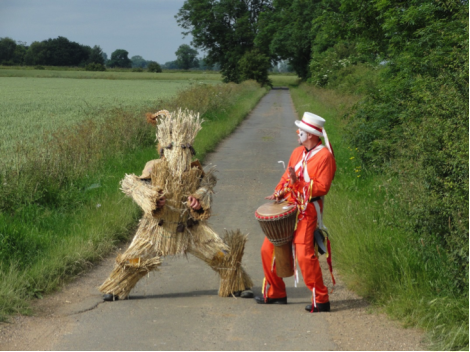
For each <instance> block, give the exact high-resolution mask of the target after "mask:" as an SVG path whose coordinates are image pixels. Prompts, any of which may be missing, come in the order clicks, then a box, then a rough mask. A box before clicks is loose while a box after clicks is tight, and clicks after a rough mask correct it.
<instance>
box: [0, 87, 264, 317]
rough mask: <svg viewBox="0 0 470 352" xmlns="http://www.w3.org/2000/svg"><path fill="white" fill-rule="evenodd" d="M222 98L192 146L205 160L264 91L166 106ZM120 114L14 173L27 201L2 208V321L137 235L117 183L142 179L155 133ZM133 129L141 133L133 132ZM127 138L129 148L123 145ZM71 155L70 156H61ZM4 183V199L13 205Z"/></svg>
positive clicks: (180, 97) (70, 136)
mask: <svg viewBox="0 0 470 352" xmlns="http://www.w3.org/2000/svg"><path fill="white" fill-rule="evenodd" d="M217 92H218V96H219V100H218V101H216V100H214V99H208V100H206V101H205V102H206V105H207V106H200V107H201V109H203V110H205V114H204V115H203V118H204V119H205V120H206V122H204V123H203V129H202V131H201V132H200V133H199V135H198V137H197V138H196V141H195V144H194V147H195V149H196V151H197V155H196V157H197V158H199V159H200V160H203V158H204V156H205V155H206V153H208V152H210V151H212V150H213V149H214V148H215V146H216V145H217V143H218V142H219V141H220V140H221V139H223V138H224V137H226V136H227V135H228V134H229V133H231V131H232V130H233V129H234V128H235V127H236V126H237V125H238V124H239V123H240V122H241V121H242V120H243V119H244V117H245V116H246V115H247V114H248V113H249V112H250V111H251V110H252V108H253V107H254V106H255V104H256V103H257V102H258V101H259V99H260V98H261V97H262V96H263V95H264V94H265V93H266V89H263V88H260V87H259V86H258V85H257V84H255V83H253V82H245V83H243V84H241V85H232V84H229V85H220V86H213V85H205V86H201V87H198V86H196V87H195V86H193V87H191V88H190V89H189V90H186V91H182V92H180V93H178V94H177V96H176V97H175V98H173V99H171V100H169V101H166V102H165V107H174V106H180V107H183V108H184V107H186V106H188V105H187V103H188V102H189V103H191V102H197V104H200V102H201V101H203V99H202V98H203V97H206V96H210V95H211V94H213V93H217ZM159 107H160V106H159ZM116 114H117V115H116V116H115V118H114V120H113V122H114V124H112V125H109V124H106V123H105V124H104V127H100V125H95V124H90V123H88V122H87V121H84V123H83V124H82V125H81V124H79V126H81V127H80V128H78V129H77V132H76V131H75V130H71V131H70V133H68V132H67V131H66V130H65V131H64V133H63V134H61V136H62V137H63V138H61V139H60V140H58V141H57V142H55V143H58V144H57V145H58V147H57V146H56V145H53V147H52V148H51V154H50V158H47V159H41V160H37V161H35V162H37V166H36V165H35V166H34V167H33V168H26V167H25V168H23V169H20V170H19V173H18V174H16V173H15V172H13V174H12V175H13V177H12V178H10V179H8V183H13V187H16V188H13V191H16V192H17V195H18V196H21V197H23V199H24V201H23V202H20V203H15V202H13V205H11V204H10V205H8V204H9V203H8V202H6V201H5V202H3V203H2V204H3V206H4V209H3V210H2V211H1V212H0V321H1V320H6V319H8V315H11V314H15V313H23V314H27V313H30V309H29V300H30V299H31V298H33V297H40V296H41V295H43V294H45V293H48V292H51V291H52V290H54V289H56V288H57V287H58V286H60V285H61V284H62V283H64V282H66V281H68V280H70V278H73V277H74V276H75V275H77V274H78V273H80V272H82V271H84V270H86V269H87V268H89V267H90V266H91V265H92V263H93V262H96V261H98V260H99V259H100V258H101V257H102V256H104V255H106V254H107V253H109V252H110V250H112V249H113V248H114V247H115V245H116V244H117V243H118V242H121V241H123V240H126V239H128V238H129V237H130V236H131V235H132V229H133V228H134V227H135V225H136V221H137V219H138V218H139V217H140V212H139V209H138V207H137V206H136V205H135V204H133V203H132V201H131V200H130V199H127V198H125V197H124V195H123V194H122V193H121V192H120V191H119V181H120V180H121V179H122V178H123V176H124V175H125V174H126V173H136V174H140V172H141V171H142V169H143V167H144V165H145V163H146V162H147V161H148V160H151V159H154V158H156V157H158V156H157V153H156V150H155V145H154V127H152V126H150V125H147V124H144V122H142V121H143V120H144V119H145V117H144V115H143V113H142V112H139V113H136V114H134V115H132V114H130V113H129V112H120V111H119V110H117V111H116ZM139 121H140V122H139ZM139 124H142V125H139ZM134 125H138V126H137V127H135V128H131V127H132V126H134ZM98 132H100V133H98ZM129 134H130V135H135V136H128V135H129ZM94 136H99V137H100V139H98V140H95V137H94ZM124 138H128V140H127V142H125V143H119V141H120V140H121V139H124ZM115 141H116V142H115ZM113 143H115V144H113ZM110 144H111V147H110ZM70 148H72V149H71V150H72V153H70V154H69V153H68V152H62V153H56V151H67V150H69V149H70ZM32 155H33V156H34V154H32ZM85 156H87V157H85ZM87 158H89V159H90V160H89V161H88V160H87V161H86V162H83V160H84V159H87ZM49 159H52V161H53V162H52V163H51V162H50V160H49ZM64 159H70V162H69V161H67V160H64ZM32 161H34V160H32ZM56 164H57V165H56ZM56 169H57V170H58V171H60V172H59V173H57V176H55V175H56ZM38 170H39V171H38ZM63 174H64V175H65V177H64V178H63V179H60V180H59V178H60V177H62V176H61V175H63ZM51 175H53V176H52V177H51ZM4 180H5V179H3V180H2V184H0V199H6V200H8V199H9V198H10V194H9V193H5V192H6V191H8V187H7V186H5V184H4V183H3V182H4ZM31 180H34V181H31ZM59 181H60V182H59ZM14 182H18V184H14ZM5 183H7V182H5ZM23 183H24V184H27V185H29V184H31V183H33V184H36V185H39V186H36V187H38V188H39V192H36V191H37V190H34V192H36V193H35V194H36V196H35V197H29V196H27V195H26V196H25V195H24V194H21V192H23V193H24V192H26V191H28V190H30V189H28V188H27V187H25V188H21V187H20V185H21V184H23ZM28 192H29V191H28Z"/></svg>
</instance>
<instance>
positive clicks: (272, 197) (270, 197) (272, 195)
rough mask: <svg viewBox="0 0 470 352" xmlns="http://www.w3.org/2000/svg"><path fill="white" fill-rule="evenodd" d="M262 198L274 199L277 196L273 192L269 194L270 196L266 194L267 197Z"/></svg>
mask: <svg viewBox="0 0 470 352" xmlns="http://www.w3.org/2000/svg"><path fill="white" fill-rule="evenodd" d="M264 199H269V200H276V199H277V197H276V196H275V195H274V193H273V194H271V195H270V196H267V197H264Z"/></svg>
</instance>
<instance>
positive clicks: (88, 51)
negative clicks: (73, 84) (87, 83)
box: [0, 36, 218, 72]
mask: <svg viewBox="0 0 470 352" xmlns="http://www.w3.org/2000/svg"><path fill="white" fill-rule="evenodd" d="M175 55H176V60H174V61H169V62H166V63H165V64H163V65H160V64H159V63H158V62H156V61H152V60H145V59H144V58H143V57H142V56H140V55H135V56H133V57H131V58H129V52H128V51H127V50H124V49H116V50H115V51H114V52H113V53H112V54H111V57H110V58H109V59H108V56H107V54H106V53H105V52H103V50H102V49H101V47H100V46H98V45H95V46H93V47H90V46H88V45H82V44H79V43H76V42H73V41H70V40H69V39H67V38H65V37H60V36H59V37H57V38H54V39H47V40H43V41H41V42H38V41H36V42H33V43H31V45H29V46H28V45H26V43H25V42H16V41H15V40H13V39H11V38H9V37H4V38H0V64H1V65H10V66H11V65H29V66H37V65H44V66H78V67H86V68H87V69H88V68H91V69H93V70H102V69H105V67H111V68H114V67H117V68H135V69H148V70H150V71H155V72H161V70H162V68H165V69H183V70H189V69H201V70H213V69H215V70H217V69H218V65H217V64H209V63H207V61H206V60H205V59H204V58H198V57H197V55H198V51H197V50H196V49H194V48H191V47H190V46H189V45H187V44H182V45H180V46H179V48H178V50H177V51H176V52H175Z"/></svg>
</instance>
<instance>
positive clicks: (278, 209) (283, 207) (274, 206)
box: [256, 202, 295, 217]
mask: <svg viewBox="0 0 470 352" xmlns="http://www.w3.org/2000/svg"><path fill="white" fill-rule="evenodd" d="M293 208H295V205H294V204H289V203H288V202H282V203H275V202H268V203H265V204H263V205H262V206H260V207H259V208H258V210H256V212H257V213H258V214H259V215H261V216H263V217H266V216H276V215H280V214H284V213H287V212H290V211H291V210H293Z"/></svg>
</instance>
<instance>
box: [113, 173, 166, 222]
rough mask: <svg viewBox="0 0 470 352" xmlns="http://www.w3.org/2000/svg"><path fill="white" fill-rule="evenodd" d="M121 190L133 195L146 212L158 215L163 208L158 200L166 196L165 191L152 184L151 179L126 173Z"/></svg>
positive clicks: (130, 195)
mask: <svg viewBox="0 0 470 352" xmlns="http://www.w3.org/2000/svg"><path fill="white" fill-rule="evenodd" d="M121 190H122V191H123V192H124V194H126V195H127V196H129V197H131V198H132V199H133V200H134V202H136V203H137V205H138V206H140V207H141V208H142V210H143V211H144V213H145V214H148V215H151V216H154V217H155V216H158V213H160V211H161V209H162V208H158V206H157V203H158V201H159V200H160V199H161V198H162V197H163V196H164V195H163V191H162V190H161V189H158V188H157V187H154V186H152V184H151V183H150V182H149V181H146V180H141V179H140V178H139V177H137V176H136V175H134V174H131V175H126V177H124V179H123V180H122V181H121Z"/></svg>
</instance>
